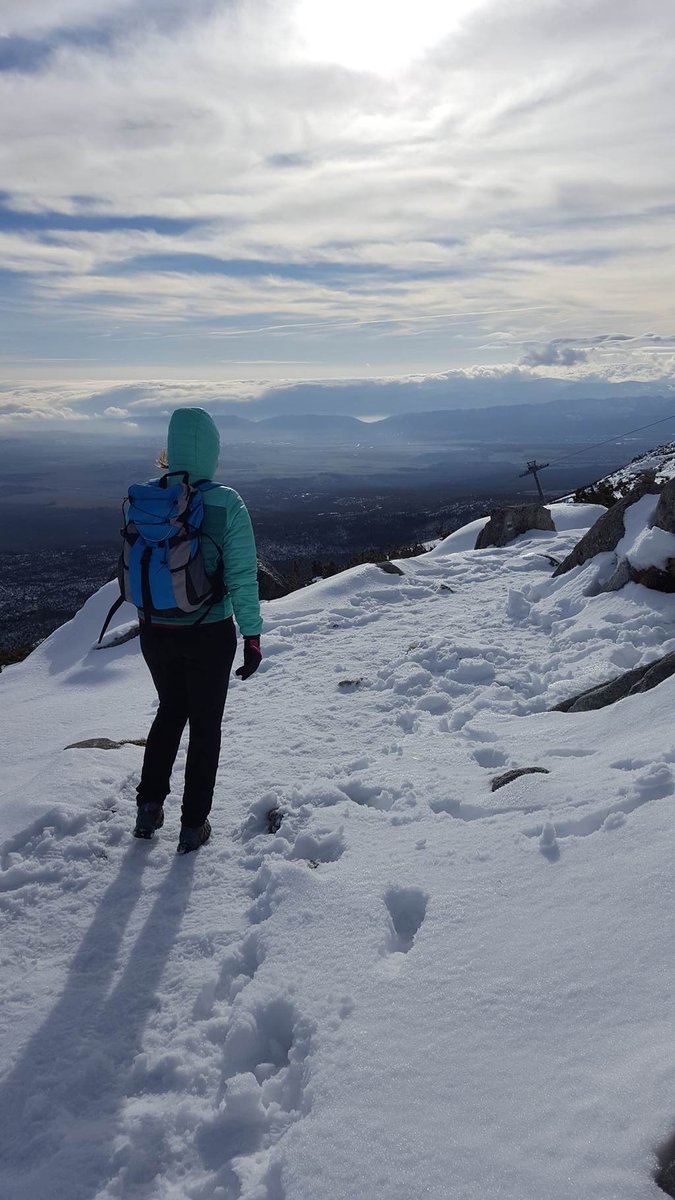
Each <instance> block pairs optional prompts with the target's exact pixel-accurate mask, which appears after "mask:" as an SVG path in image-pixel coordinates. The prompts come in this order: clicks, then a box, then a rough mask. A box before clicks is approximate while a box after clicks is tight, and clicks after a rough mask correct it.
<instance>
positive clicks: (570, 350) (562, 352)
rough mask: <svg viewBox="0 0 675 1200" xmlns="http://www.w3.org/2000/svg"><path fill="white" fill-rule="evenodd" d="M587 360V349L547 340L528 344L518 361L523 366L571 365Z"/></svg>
mask: <svg viewBox="0 0 675 1200" xmlns="http://www.w3.org/2000/svg"><path fill="white" fill-rule="evenodd" d="M587 361H588V351H587V350H580V349H578V348H575V347H574V346H568V345H566V344H565V343H564V342H559V341H557V342H548V344H547V345H544V346H530V347H529V349H528V351H527V354H525V355H523V357H522V358H521V360H520V362H521V365H522V366H525V367H573V366H576V364H577V363H584V362H587Z"/></svg>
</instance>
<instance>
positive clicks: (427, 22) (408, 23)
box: [295, 0, 478, 74]
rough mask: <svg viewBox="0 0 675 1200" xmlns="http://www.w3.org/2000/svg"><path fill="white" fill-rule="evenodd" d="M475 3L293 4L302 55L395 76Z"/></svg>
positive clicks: (333, 0)
mask: <svg viewBox="0 0 675 1200" xmlns="http://www.w3.org/2000/svg"><path fill="white" fill-rule="evenodd" d="M477 5H478V0H414V3H413V2H411V0H405V3H403V2H402V0H298V3H297V5H296V9H295V17H296V24H297V29H298V33H299V35H300V38H301V41H302V47H303V51H304V53H305V55H306V56H307V57H308V58H310V59H312V60H313V61H314V62H332V63H339V64H340V65H341V66H344V67H350V68H351V69H353V70H357V71H377V72H378V73H382V74H388V73H390V72H392V71H397V70H401V69H402V68H403V67H405V66H406V65H407V64H408V63H409V62H411V61H412V60H413V59H415V58H417V57H418V55H420V54H422V53H423V52H424V51H425V50H428V49H430V47H432V46H434V45H435V44H436V43H437V42H440V41H441V39H442V38H444V37H445V36H447V34H449V33H451V32H452V31H453V29H455V28H456V27H457V25H458V24H459V23H460V21H461V20H462V18H463V17H464V16H465V15H466V14H467V13H468V12H470V11H471V10H472V9H474V8H476V7H477Z"/></svg>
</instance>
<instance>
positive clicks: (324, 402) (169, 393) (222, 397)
mask: <svg viewBox="0 0 675 1200" xmlns="http://www.w3.org/2000/svg"><path fill="white" fill-rule="evenodd" d="M636 361H637V362H638V366H637V368H636V369H634V371H633V373H632V374H630V373H628V372H627V371H624V370H623V368H619V369H618V370H614V369H613V371H612V377H611V378H609V377H608V375H607V374H603V373H601V372H600V371H596V370H592V369H584V370H583V372H582V373H580V374H578V375H577V376H576V377H574V376H573V375H571V373H570V371H569V369H567V368H560V369H559V374H558V375H557V376H551V375H546V374H544V373H542V371H541V370H540V369H538V368H536V369H528V368H524V367H518V366H514V365H508V364H504V365H502V366H500V367H473V368H470V369H466V370H457V371H446V372H442V373H440V374H438V375H416V376H401V377H397V378H391V377H390V378H386V377H379V378H351V379H340V380H332V381H330V380H322V379H315V380H304V381H301V382H298V381H296V380H292V379H287V380H284V381H283V382H282V383H280V384H277V385H274V386H270V385H269V383H268V381H266V380H265V379H264V378H262V377H259V378H249V379H241V378H239V379H229V380H228V379H220V380H211V381H204V380H198V379H177V380H173V381H167V380H159V379H154V380H153V379H149V380H147V379H146V380H142V381H137V382H135V383H128V382H124V381H119V382H117V383H115V382H112V383H110V384H109V385H108V386H107V387H106V388H105V389H101V388H100V387H97V386H96V384H95V382H90V383H86V382H83V383H82V384H78V385H66V384H64V385H60V386H53V385H52V386H43V387H41V386H40V385H38V384H32V385H27V384H25V385H21V384H17V385H15V386H13V387H7V388H6V389H5V396H6V399H3V396H2V391H1V390H0V419H2V417H3V416H5V415H6V423H11V420H12V418H13V417H14V418H16V417H20V418H21V419H22V421H24V422H28V421H35V422H40V423H41V424H44V423H45V422H47V421H51V422H52V423H56V424H62V423H63V422H64V421H74V420H82V421H86V422H87V423H88V425H89V427H91V426H92V425H94V426H95V425H96V424H97V423H100V422H114V423H115V425H116V426H121V427H124V428H130V429H132V428H133V429H136V430H138V431H140V432H146V433H148V434H150V433H152V434H153V435H157V434H158V433H159V432H160V431H162V430H163V429H164V427H165V425H166V420H167V418H168V416H169V414H170V413H171V412H172V411H173V410H174V409H175V408H179V407H181V406H185V405H188V406H194V405H198V406H201V407H205V408H207V409H208V410H209V411H210V412H211V413H212V414H213V415H214V416H216V417H217V416H226V415H238V416H244V417H248V418H251V419H253V420H255V419H258V418H261V417H267V416H275V415H281V414H285V415H287V414H295V415H312V414H318V415H321V414H329V415H332V414H336V413H338V414H344V415H349V416H355V417H361V418H369V417H372V416H373V414H378V415H381V416H388V415H394V414H397V413H411V412H412V413H415V412H431V411H444V410H453V409H466V408H493V407H496V406H500V405H521V404H531V405H533V406H537V405H539V404H547V403H549V402H554V401H556V400H557V401H558V402H559V403H560V404H561V405H564V404H565V403H571V402H573V401H578V400H584V401H588V402H591V401H592V400H594V399H598V400H601V399H607V398H610V399H611V398H616V399H617V400H618V399H620V398H622V397H629V398H632V399H634V398H635V397H640V396H645V397H649V398H653V397H654V396H655V395H662V396H669V395H671V394H672V395H673V397H674V402H675V353H673V354H672V355H671V356H670V359H669V360H663V359H659V360H658V362H657V365H655V364H654V361H653V359H652V360H649V363H648V364H647V363H645V364H642V365H640V363H639V360H636Z"/></svg>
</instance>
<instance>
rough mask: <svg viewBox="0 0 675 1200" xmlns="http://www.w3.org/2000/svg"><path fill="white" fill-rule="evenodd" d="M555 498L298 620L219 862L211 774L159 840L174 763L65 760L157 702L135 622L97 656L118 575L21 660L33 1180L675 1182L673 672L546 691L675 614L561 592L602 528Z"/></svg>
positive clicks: (5, 879)
mask: <svg viewBox="0 0 675 1200" xmlns="http://www.w3.org/2000/svg"><path fill="white" fill-rule="evenodd" d="M553 512H554V517H555V520H556V523H557V527H558V529H559V530H560V532H559V533H557V534H543V533H537V534H533V535H531V536H529V537H527V538H521V539H520V540H519V541H518V542H517V543H514V544H513V545H512V546H511V547H508V548H506V549H505V550H490V551H480V552H475V553H474V552H471V551H470V549H469V547H470V546H471V545H472V544H473V540H474V539H475V532H476V531H475V528H474V527H471V528H469V529H468V530H467V531H461V532H460V533H459V534H457V535H453V536H452V537H451V538H449V539H447V540H446V542H444V543H442V544H441V545H440V546H439V547H438V548H437V549H436V550H434V551H432V552H431V553H430V554H428V555H425V556H423V557H422V558H419V559H412V560H406V561H405V562H401V563H400V564H399V565H400V567H401V569H402V570H403V572H404V575H403V576H391V575H387V574H385V573H383V572H382V571H380V570H379V569H378V568H377V567H374V566H368V565H366V566H363V567H358V568H355V569H354V570H352V571H349V572H345V573H344V574H343V575H341V576H337V577H335V578H334V579H331V580H327V581H325V582H323V583H319V584H316V585H314V586H312V587H310V588H307V589H305V590H304V591H302V592H299V593H295V594H294V595H292V596H289V597H287V598H285V599H284V600H282V601H276V602H274V603H272V604H269V605H266V606H265V621H266V632H265V635H264V641H263V648H264V651H265V659H264V662H263V665H262V667H261V669H260V671H259V672H258V675H257V676H256V677H255V679H253V680H251V681H249V682H247V683H246V684H243V685H242V684H241V683H239V681H237V680H233V684H232V691H231V696H230V700H229V701H228V708H227V710H226V719H225V726H224V739H223V751H222V762H221V769H220V773H219V779H218V784H217V794H216V799H215V803H214V809H213V814H212V823H213V826H214V835H213V838H212V841H211V842H210V843H209V844H208V845H207V846H206V847H204V848H203V849H201V850H200V851H199V852H198V853H197V854H194V855H190V856H188V857H186V858H178V857H177V856H176V854H175V844H176V837H177V831H178V821H179V796H178V795H172V796H171V797H170V798H169V800H168V802H167V806H166V809H167V820H166V824H165V826H164V828H163V829H162V830H161V831H160V833H159V834H158V835H157V836H156V838H155V839H154V840H153V841H152V842H150V843H143V842H138V841H135V840H134V839H132V838H131V834H130V831H131V828H132V826H133V817H134V800H135V793H134V787H135V782H136V781H137V778H138V771H139V768H140V763H141V756H142V749H141V748H140V747H138V746H134V745H131V744H128V743H127V744H124V745H121V746H120V748H119V749H107V750H104V749H92V748H75V749H67V750H66V749H64V747H65V746H67V745H69V744H70V743H72V742H76V741H82V740H86V739H88V738H93V737H108V738H110V739H112V740H114V741H119V742H122V741H124V740H125V739H134V738H139V737H143V736H144V735H145V733H146V732H147V728H148V726H149V723H150V721H151V719H152V714H153V711H154V706H155V698H154V693H153V690H152V685H151V682H150V679H149V676H148V675H147V672H146V670H145V667H144V664H143V663H142V660H141V659H140V655H139V652H138V642H137V640H136V641H133V640H132V641H129V642H127V643H125V644H123V645H120V646H117V647H115V648H113V649H109V650H103V651H96V650H93V649H92V644H93V642H94V641H95V639H96V636H97V634H98V629H99V628H100V623H101V614H102V613H105V611H107V608H108V606H109V603H110V590H111V589H110V587H108V588H104V589H103V590H102V591H101V592H100V593H99V594H98V595H97V596H95V597H93V598H92V600H91V601H89V602H88V604H87V605H86V606H85V608H84V609H83V610H82V612H81V613H80V614H78V616H77V617H76V618H75V620H74V621H72V622H70V623H69V624H68V625H67V626H64V628H63V629H61V630H59V631H58V632H57V633H56V634H54V635H53V636H52V637H51V638H50V639H48V640H47V642H45V643H44V644H43V645H42V646H41V647H40V648H39V649H38V650H37V651H36V652H35V653H34V654H33V655H32V656H31V657H30V658H29V659H28V660H27V661H26V662H25V663H23V664H21V665H20V666H18V667H14V668H10V669H9V670H7V671H6V672H3V674H2V677H1V678H0V706H1V707H2V712H3V725H4V728H5V729H6V730H7V733H6V738H5V741H6V753H5V760H6V761H5V764H4V765H5V770H4V773H3V784H2V787H3V795H2V797H1V798H0V843H1V856H0V919H1V920H2V923H3V933H2V943H1V944H2V951H1V952H0V953H1V956H2V983H1V985H0V986H1V988H2V1008H1V1014H2V1015H1V1016H0V1046H1V1050H2V1060H1V1061H2V1063H3V1064H4V1065H5V1066H6V1071H5V1074H4V1075H3V1076H2V1077H0V1195H2V1196H5V1195H6V1196H8V1197H11V1198H12V1200H44V1198H45V1197H47V1196H49V1197H53V1198H54V1200H122V1198H124V1200H382V1198H383V1197H386V1200H421V1197H425V1198H426V1197H432V1198H434V1200H435V1198H438V1200H440V1198H441V1197H443V1198H444V1200H447V1198H453V1200H493V1198H494V1200H541V1197H543V1196H546V1197H547V1200H569V1197H571V1196H590V1195H593V1196H594V1197H595V1200H648V1198H650V1197H651V1200H658V1197H659V1196H662V1195H663V1194H662V1193H661V1192H659V1190H658V1189H657V1188H656V1185H655V1184H654V1183H653V1182H652V1173H653V1170H654V1162H655V1160H654V1151H655V1147H656V1146H657V1145H658V1143H659V1142H660V1141H661V1140H663V1139H664V1138H666V1137H667V1136H668V1135H669V1134H671V1133H672V1132H673V1129H674V1128H675V1022H674V1021H673V1011H672V1006H673V1001H672V996H673V984H674V982H675V980H674V971H673V967H672V962H671V960H672V956H671V954H670V947H671V943H672V911H673V900H674V896H673V892H674V891H675V882H674V881H673V874H672V870H671V869H670V866H671V859H672V853H671V845H672V838H673V830H674V824H675V821H674V813H673V803H674V801H673V796H674V794H675V776H674V771H675V730H673V726H672V706H673V699H674V697H675V681H673V680H669V681H667V682H666V683H664V684H662V685H661V686H660V687H659V688H657V689H655V690H654V691H652V692H649V693H646V694H645V695H642V696H636V697H633V698H630V699H628V700H625V701H622V702H621V703H620V704H618V705H616V706H613V707H612V708H608V709H604V710H601V711H599V712H594V713H580V714H561V713H552V712H549V711H548V710H549V709H550V708H551V706H552V705H554V704H555V703H557V702H558V701H560V700H562V699H564V698H566V697H567V696H568V695H570V694H573V693H574V692H577V691H580V690H581V689H582V688H583V687H585V686H591V685H592V684H594V683H598V682H601V681H602V680H604V679H606V678H609V677H610V676H612V675H615V674H618V673H619V672H620V671H622V670H624V669H627V668H628V667H632V666H635V665H639V664H640V663H642V662H647V661H650V660H651V659H653V658H656V657H659V656H660V655H661V654H664V653H667V652H668V651H669V650H673V649H675V621H674V619H673V618H674V616H675V610H674V608H673V602H672V597H668V596H660V595H657V594H656V593H652V592H648V591H646V590H645V589H643V588H640V587H637V586H635V585H629V586H628V587H627V588H625V589H624V590H623V591H622V592H621V593H619V594H611V595H600V596H592V597H591V596H589V595H588V594H587V593H588V591H589V584H591V583H592V580H593V578H594V576H595V573H597V572H598V571H599V570H602V569H604V566H603V564H602V563H600V564H598V563H592V564H588V565H587V566H586V567H584V568H582V569H577V570H575V571H573V572H571V573H570V574H569V575H568V576H565V577H563V578H562V579H559V580H555V581H553V580H551V578H550V573H551V565H550V562H549V561H548V558H547V557H546V556H553V557H554V558H557V559H561V558H562V557H563V556H564V554H565V553H566V552H567V551H568V550H569V549H570V548H571V546H572V545H573V544H574V543H575V541H576V540H578V537H579V535H580V531H581V529H583V528H585V527H586V526H587V525H589V524H590V523H591V521H592V520H593V518H594V516H595V510H592V509H590V508H580V509H579V508H572V507H566V506H554V509H553ZM590 590H592V588H591V589H590ZM129 616H130V612H129V611H128V610H127V611H126V613H125V612H124V610H122V611H121V613H120V615H119V621H120V623H123V622H124V621H125V620H126V621H128V620H129ZM183 762H184V750H183V751H181V758H180V760H179V763H178V765H177V770H176V775H175V783H176V788H177V790H178V791H179V789H180V782H181V766H182V763H183ZM511 767H538V768H543V769H544V770H546V771H547V772H548V773H547V774H541V773H539V774H531V775H526V776H522V777H520V778H518V779H516V780H515V781H514V782H512V783H510V784H508V785H507V786H505V787H503V788H500V789H499V790H498V791H495V792H493V791H492V790H491V781H492V779H493V778H494V776H495V775H498V774H500V773H502V772H504V771H505V770H507V769H509V768H511ZM273 809H276V810H278V811H279V813H280V814H282V815H283V819H282V820H281V824H280V825H279V827H278V829H277V830H276V832H274V833H270V832H268V829H269V825H268V813H269V812H270V811H271V810H273Z"/></svg>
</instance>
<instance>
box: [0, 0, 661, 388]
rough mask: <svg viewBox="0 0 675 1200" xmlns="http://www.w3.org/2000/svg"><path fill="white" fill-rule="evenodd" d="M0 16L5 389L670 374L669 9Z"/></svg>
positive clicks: (205, 10)
mask: <svg viewBox="0 0 675 1200" xmlns="http://www.w3.org/2000/svg"><path fill="white" fill-rule="evenodd" d="M317 2H318V0H317ZM13 8H14V11H13V12H11V13H10V14H5V15H4V17H3V20H4V28H3V30H2V32H3V34H4V36H3V37H2V38H0V134H1V137H0V145H1V146H2V149H1V150H0V179H1V180H2V184H3V188H4V192H3V193H2V194H1V195H0V289H1V290H0V305H1V306H2V330H3V332H2V335H1V339H0V370H1V371H2V375H3V377H4V378H5V379H6V380H8V381H9V380H13V379H18V380H20V379H28V378H33V379H35V378H42V379H49V380H50V381H55V380H61V381H66V380H73V379H92V378H106V377H107V378H112V379H120V378H127V379H129V378H139V377H147V375H148V374H152V375H153V376H156V377H165V378H174V379H176V378H195V377H196V378H201V379H204V380H207V379H211V380H213V379H225V380H229V381H232V382H235V381H237V380H239V379H241V378H242V376H244V377H246V376H248V375H249V374H251V375H253V376H254V377H255V379H256V380H260V379H261V378H263V379H266V380H268V381H278V382H281V381H282V380H287V379H289V378H290V379H302V378H305V379H313V378H322V377H323V378H325V377H333V378H340V377H364V376H366V377H367V376H382V375H387V376H390V375H397V374H401V375H410V374H413V373H424V374H429V373H438V372H442V371H445V370H447V369H460V370H461V369H467V368H472V367H474V366H476V365H482V366H496V365H498V364H504V363H517V362H521V363H522V364H523V365H524V366H525V367H531V368H535V369H537V370H540V371H544V372H545V371H549V370H550V371H552V372H553V373H555V372H556V371H557V372H562V373H565V372H568V371H572V372H574V371H579V370H582V371H583V370H584V369H588V370H590V371H591V372H592V373H594V374H600V375H603V374H604V375H605V376H607V377H608V378H616V379H619V380H620V379H623V378H627V377H630V374H631V371H632V372H634V373H635V374H636V377H638V378H639V377H641V376H640V373H642V377H644V376H645V375H648V374H649V373H650V372H651V374H652V376H653V377H655V378H657V377H658V378H662V377H666V376H667V374H668V371H669V370H670V365H669V362H670V360H669V359H667V357H666V356H667V355H671V350H672V346H670V347H669V344H668V342H667V341H666V342H665V343H659V342H658V340H657V339H658V338H659V337H662V338H666V339H667V338H668V333H669V328H670V327H671V323H670V320H669V316H670V313H671V312H672V278H673V274H674V268H675V261H674V252H673V245H674V241H673V224H674V220H673V218H674V215H675V204H674V203H673V199H672V197H673V194H674V191H675V178H674V175H675V168H674V167H673V156H672V152H671V150H672V144H673V132H674V131H673V116H672V111H673V106H672V103H671V99H672V96H671V91H672V76H673V67H674V64H673V46H674V45H675V37H674V35H675V8H674V7H673V5H672V3H671V2H670V0H653V2H652V3H650V4H649V5H648V6H646V7H641V6H637V5H635V4H634V3H633V2H632V0H611V3H610V0H566V2H565V3H562V0H542V2H541V3H537V4H535V3H533V2H532V0H515V2H513V0H508V2H507V0H462V2H461V3H460V2H459V0H458V3H457V4H456V6H455V7H454V8H453V5H452V4H449V5H448V4H445V5H442V4H441V3H440V0H438V3H432V0H421V5H420V20H421V18H422V17H424V19H425V21H426V25H425V26H424V27H425V29H427V30H428V31H429V33H428V36H426V35H425V37H426V40H425V38H420V39H418V44H413V42H412V40H411V38H410V33H409V28H410V26H409V25H408V26H406V24H405V21H404V20H403V16H396V14H397V12H398V8H397V6H396V5H394V6H389V7H388V9H387V12H388V14H389V17H388V19H387V16H386V14H385V13H384V9H383V5H382V3H381V2H380V0H361V2H360V3H359V4H358V5H356V4H345V5H344V6H343V8H342V9H341V13H342V17H341V20H342V25H341V35H340V38H338V37H337V35H336V36H335V38H333V43H334V45H335V52H334V58H335V61H331V56H332V54H333V51H332V44H331V42H330V41H329V42H325V43H324V44H321V43H320V42H319V41H317V35H316V22H315V23H314V26H313V25H312V20H311V19H310V18H311V17H312V0H302V2H300V0H299V2H298V3H297V4H295V3H292V2H291V0H287V2H285V0H241V2H240V3H239V4H236V5H235V4H232V3H231V2H230V0H193V2H192V3H191V4H190V5H185V4H183V3H178V0H163V2H162V3H159V0H134V3H131V2H127V0H49V2H47V0H23V3H22V4H21V5H15V6H13ZM392 14H393V15H392ZM401 14H403V15H404V10H403V9H402V8H401ZM443 14H449V16H448V20H447V23H446V24H444V22H445V16H444V15H443ZM450 17H452V20H451V19H450ZM350 21H351V22H352V25H353V29H352V30H351V36H350V28H349V22H350ZM397 22H398V23H397ZM313 30H314V32H313ZM406 30H408V39H407V41H410V43H411V44H410V46H409V47H408V45H407V41H406V36H405V35H406ZM397 39H398V40H397ZM356 40H358V51H359V52H358V55H355V53H354V44H355V42H356ZM616 328H619V329H622V330H625V333H624V334H622V335H620V338H619V340H612V335H611V334H609V333H608V332H607V331H608V330H612V329H616ZM650 331H654V332H651V333H650ZM620 339H623V340H620ZM664 351H665V354H664V353H663V352H664ZM246 386H248V385H244V386H243V394H246ZM112 407H118V406H117V405H114V404H113V405H112ZM121 407H125V406H124V405H122V406H121Z"/></svg>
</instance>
